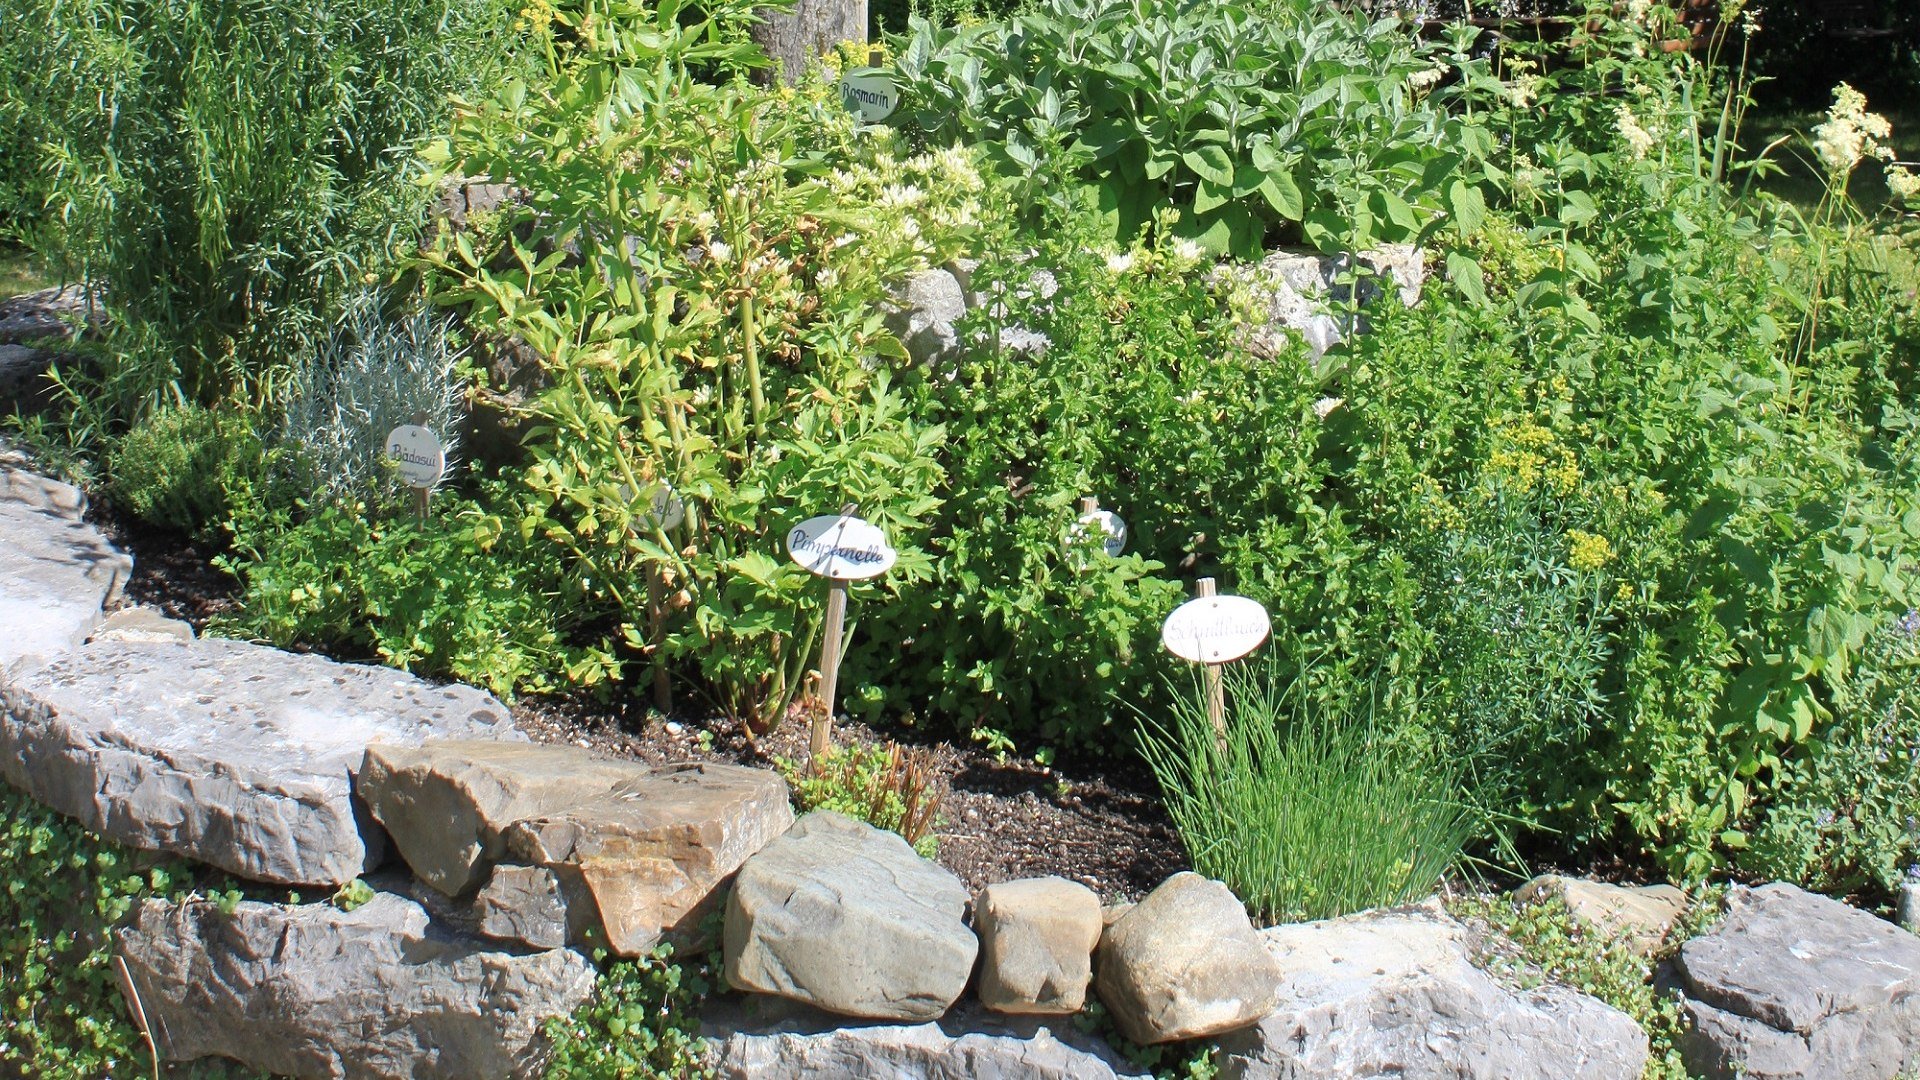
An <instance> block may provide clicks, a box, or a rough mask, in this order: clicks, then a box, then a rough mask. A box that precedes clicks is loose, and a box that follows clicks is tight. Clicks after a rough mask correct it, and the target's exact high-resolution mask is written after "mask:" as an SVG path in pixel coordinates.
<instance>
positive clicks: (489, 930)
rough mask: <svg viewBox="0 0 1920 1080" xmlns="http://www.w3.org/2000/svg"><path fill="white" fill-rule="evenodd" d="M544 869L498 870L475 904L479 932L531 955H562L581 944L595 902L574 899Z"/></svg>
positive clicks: (558, 881)
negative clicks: (583, 926) (532, 951)
mask: <svg viewBox="0 0 1920 1080" xmlns="http://www.w3.org/2000/svg"><path fill="white" fill-rule="evenodd" d="M576 891H577V890H573V889H569V888H567V887H566V886H565V885H563V884H562V883H561V881H560V877H559V875H557V874H555V873H554V872H553V871H551V870H548V869H547V868H546V867H543V866H496V867H494V868H493V875H492V876H491V877H489V878H487V883H486V885H484V886H482V887H481V889H480V891H479V892H478V893H477V894H475V895H474V898H473V917H474V920H475V928H476V929H477V930H478V931H479V932H480V933H482V934H485V935H486V936H487V937H490V938H494V939H496V940H499V941H507V942H512V943H514V944H517V945H524V946H526V947H527V948H529V949H558V948H560V947H562V946H564V945H567V944H568V943H570V942H576V941H579V940H580V939H581V934H580V929H581V924H582V923H583V922H587V921H589V920H590V916H588V915H586V913H585V912H584V911H583V910H581V909H584V908H585V907H587V906H588V905H589V904H590V903H591V902H590V901H588V902H586V903H582V902H581V901H582V900H583V899H584V898H582V897H578V896H575V895H570V894H572V893H575V892H576Z"/></svg>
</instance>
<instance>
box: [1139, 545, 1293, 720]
mask: <svg viewBox="0 0 1920 1080" xmlns="http://www.w3.org/2000/svg"><path fill="white" fill-rule="evenodd" d="M1193 585H1194V590H1193V591H1194V598H1193V599H1192V600H1189V601H1187V602H1186V603H1184V604H1181V605H1180V606H1179V607H1177V608H1175V609H1174V610H1173V614H1171V615H1168V616H1167V621H1166V622H1164V623H1162V624H1161V625H1160V643H1161V644H1162V645H1165V646H1166V648H1167V651H1168V652H1170V653H1172V654H1173V655H1175V656H1177V657H1179V658H1180V659H1182V660H1191V661H1192V662H1194V663H1196V664H1202V665H1204V678H1205V679H1206V686H1207V719H1208V721H1210V722H1211V723H1212V725H1213V736H1214V745H1215V746H1216V747H1218V748H1219V750H1220V751H1221V752H1222V753H1223V754H1224V753H1225V752H1226V749H1227V689H1226V680H1225V678H1224V677H1223V676H1222V674H1221V670H1220V669H1221V668H1222V667H1223V666H1225V665H1227V664H1230V663H1232V662H1233V661H1235V660H1238V659H1240V658H1241V657H1243V656H1245V655H1247V654H1248V653H1250V652H1252V651H1253V650H1255V649H1257V648H1259V647H1260V643H1261V642H1263V641H1265V640H1267V635H1268V634H1270V633H1272V632H1273V621H1272V620H1271V619H1269V618H1268V617H1267V609H1266V608H1263V607H1261V606H1260V604H1259V602H1258V601H1255V600H1249V599H1247V598H1246V597H1244V596H1221V595H1219V594H1218V592H1217V591H1216V590H1215V588H1214V582H1213V579H1212V578H1210V577H1203V578H1200V579H1199V580H1197V581H1195V582H1194V583H1193Z"/></svg>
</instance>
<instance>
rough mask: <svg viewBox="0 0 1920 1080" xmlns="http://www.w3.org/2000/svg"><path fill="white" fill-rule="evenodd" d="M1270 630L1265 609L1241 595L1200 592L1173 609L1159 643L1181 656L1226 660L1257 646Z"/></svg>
mask: <svg viewBox="0 0 1920 1080" xmlns="http://www.w3.org/2000/svg"><path fill="white" fill-rule="evenodd" d="M1272 632H1273V621H1272V620H1271V619H1269V618H1268V617H1267V609H1266V608H1264V607H1261V606H1260V602H1259V601H1257V600H1249V599H1248V598H1246V597H1244V596H1202V597H1198V598H1196V599H1193V600H1189V601H1187V602H1186V603H1184V604H1181V605H1180V606H1179V607H1177V608H1175V609H1173V614H1171V615H1169V616H1167V621H1166V622H1165V623H1163V624H1162V625H1161V627H1160V643H1161V644H1163V645H1165V646H1166V647H1167V651H1168V652H1170V653H1172V654H1173V655H1175V656H1177V657H1179V658H1180V659H1182V660H1191V661H1193V662H1194V663H1196V664H1225V663H1228V662H1229V661H1233V660H1238V659H1240V658H1241V657H1243V656H1245V655H1247V654H1248V653H1250V652H1252V651H1253V650H1255V649H1257V648H1259V647H1260V643H1261V642H1263V641H1265V640H1267V635H1268V634H1270V633H1272Z"/></svg>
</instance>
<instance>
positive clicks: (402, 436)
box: [387, 424, 447, 488]
mask: <svg viewBox="0 0 1920 1080" xmlns="http://www.w3.org/2000/svg"><path fill="white" fill-rule="evenodd" d="M387 459H388V460H389V461H392V462H393V464H394V466H395V467H396V468H397V469H399V471H400V479H402V480H405V481H406V482H407V486H408V487H415V488H430V487H432V486H433V485H435V484H437V483H439V482H440V477H441V476H443V475H445V474H446V471H447V452H446V450H444V449H442V448H441V446H440V437H439V436H438V435H435V434H434V433H433V432H431V431H429V430H427V429H426V428H423V427H421V426H420V425H419V424H402V425H400V426H399V427H397V428H394V429H393V430H392V431H389V432H387Z"/></svg>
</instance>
